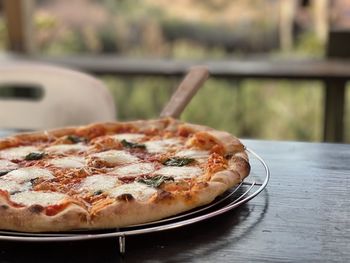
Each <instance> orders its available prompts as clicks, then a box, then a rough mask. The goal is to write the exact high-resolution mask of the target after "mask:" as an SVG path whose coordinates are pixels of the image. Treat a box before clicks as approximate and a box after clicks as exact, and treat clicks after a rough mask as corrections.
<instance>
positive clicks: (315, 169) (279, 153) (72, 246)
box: [0, 140, 350, 262]
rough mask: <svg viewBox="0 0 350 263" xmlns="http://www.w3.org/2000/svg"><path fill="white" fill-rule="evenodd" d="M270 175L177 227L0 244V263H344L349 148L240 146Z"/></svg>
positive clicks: (349, 229)
mask: <svg viewBox="0 0 350 263" xmlns="http://www.w3.org/2000/svg"><path fill="white" fill-rule="evenodd" d="M245 144H246V145H247V146H248V147H250V148H251V149H253V150H255V151H256V152H257V153H258V154H260V155H261V156H262V157H263V158H264V159H265V161H266V162H267V163H268V165H269V167H270V169H271V181H270V183H269V185H268V186H267V189H266V190H265V191H264V192H262V193H261V194H260V195H258V196H257V197H256V198H255V199H253V200H251V201H250V202H248V203H247V204H245V205H243V206H241V207H239V208H238V209H236V210H233V211H230V212H228V213H226V214H224V215H221V216H218V217H216V218H213V219H209V220H207V221H204V222H201V223H198V224H195V225H190V226H187V227H184V228H180V229H176V230H171V231H166V232H159V233H156V234H147V235H141V236H134V237H128V238H127V244H126V255H125V256H123V257H121V256H120V255H119V253H118V246H117V242H116V240H115V239H106V240H97V241H83V242H67V243H40V244H38V243H35V244H31V243H17V242H8V241H6V242H5V241H2V242H0V261H1V262H350V145H349V144H347V145H346V144H324V143H300V142H271V141H257V140H245Z"/></svg>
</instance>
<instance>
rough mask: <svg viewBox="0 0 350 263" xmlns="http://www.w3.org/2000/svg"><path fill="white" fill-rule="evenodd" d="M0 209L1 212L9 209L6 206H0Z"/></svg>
mask: <svg viewBox="0 0 350 263" xmlns="http://www.w3.org/2000/svg"><path fill="white" fill-rule="evenodd" d="M0 208H1V209H3V210H7V209H9V206H8V205H1V206H0Z"/></svg>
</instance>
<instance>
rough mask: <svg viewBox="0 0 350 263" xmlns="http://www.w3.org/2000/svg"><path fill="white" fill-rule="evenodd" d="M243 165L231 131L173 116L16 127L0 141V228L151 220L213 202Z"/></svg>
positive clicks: (245, 160) (243, 173)
mask: <svg viewBox="0 0 350 263" xmlns="http://www.w3.org/2000/svg"><path fill="white" fill-rule="evenodd" d="M249 170H250V166H249V162H248V156H247V154H246V152H245V147H244V146H243V144H242V143H241V142H240V141H239V140H238V139H237V138H236V137H234V136H232V135H231V134H229V133H227V132H224V131H217V130H214V129H211V128H208V127H205V126H200V125H194V124H189V123H184V122H181V121H178V120H175V119H172V118H164V119H158V120H148V121H132V122H115V123H98V124H92V125H89V126H83V127H73V128H63V129H57V130H52V131H47V132H36V133H26V134H20V135H16V136H13V137H8V138H5V139H2V140H0V229H6V230H14V231H25V232H45V231H50V232H51V231H67V230H75V229H102V228H116V227H123V226H130V225H135V224H140V223H145V222H150V221H154V220H158V219H162V218H165V217H169V216H172V215H175V214H179V213H182V212H184V211H188V210H191V209H193V208H195V207H199V206H202V205H205V204H208V203H210V202H212V201H213V200H214V199H215V198H216V197H217V196H219V195H221V194H222V193H224V192H225V191H226V190H228V189H229V188H232V187H233V186H234V185H236V184H238V183H240V182H241V181H242V180H243V179H244V178H245V177H246V176H248V174H249Z"/></svg>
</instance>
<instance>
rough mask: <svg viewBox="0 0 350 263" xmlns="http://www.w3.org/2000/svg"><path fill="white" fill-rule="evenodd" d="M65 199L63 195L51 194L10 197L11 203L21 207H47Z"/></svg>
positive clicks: (31, 192) (31, 193)
mask: <svg viewBox="0 0 350 263" xmlns="http://www.w3.org/2000/svg"><path fill="white" fill-rule="evenodd" d="M64 198H66V195H65V194H61V193H51V192H48V193H46V192H33V191H27V192H21V193H17V194H14V195H11V196H10V199H11V201H13V202H15V203H17V204H21V205H26V206H30V205H41V206H49V205H55V204H59V203H60V202H61V201H63V199H64Z"/></svg>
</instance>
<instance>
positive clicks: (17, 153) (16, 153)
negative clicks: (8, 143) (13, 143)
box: [0, 146, 39, 160]
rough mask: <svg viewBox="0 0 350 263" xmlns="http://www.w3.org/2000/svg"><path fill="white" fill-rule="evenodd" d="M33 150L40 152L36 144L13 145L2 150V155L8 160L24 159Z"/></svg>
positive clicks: (0, 155) (0, 153) (0, 154)
mask: <svg viewBox="0 0 350 263" xmlns="http://www.w3.org/2000/svg"><path fill="white" fill-rule="evenodd" d="M32 152H39V150H38V148H37V147H34V146H19V147H12V148H9V149H5V150H2V151H0V157H1V158H4V159H8V160H22V159H24V158H25V157H26V156H27V155H28V154H30V153H32Z"/></svg>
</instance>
